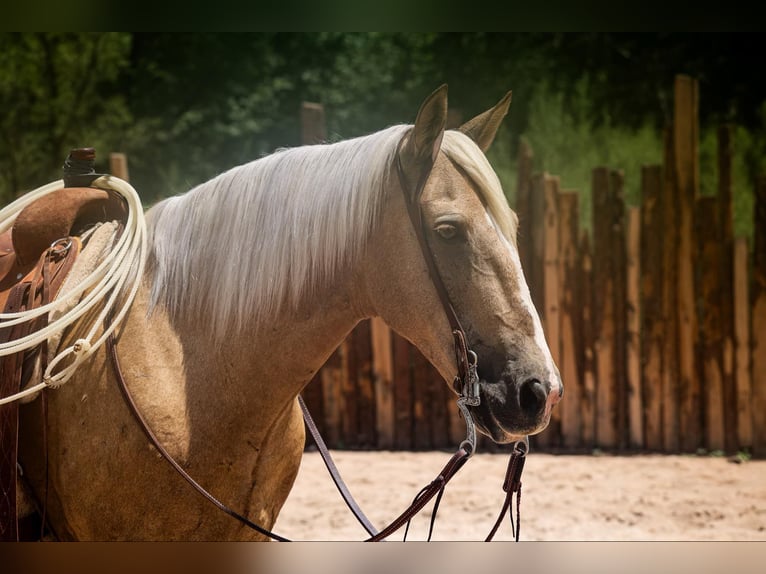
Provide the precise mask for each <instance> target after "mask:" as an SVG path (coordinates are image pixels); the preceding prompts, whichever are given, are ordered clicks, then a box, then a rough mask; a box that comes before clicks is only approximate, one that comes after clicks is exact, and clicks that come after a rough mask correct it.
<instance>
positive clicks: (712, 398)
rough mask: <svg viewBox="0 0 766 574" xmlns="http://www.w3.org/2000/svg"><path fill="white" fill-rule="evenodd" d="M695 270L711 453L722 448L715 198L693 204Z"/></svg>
mask: <svg viewBox="0 0 766 574" xmlns="http://www.w3.org/2000/svg"><path fill="white" fill-rule="evenodd" d="M695 207H696V217H695V220H696V223H697V227H696V233H695V235H696V236H697V255H696V261H697V268H698V271H699V275H698V286H697V289H696V290H695V291H696V292H697V293H698V294H699V295H700V297H699V309H698V312H699V321H698V323H699V337H698V338H699V343H698V353H699V354H698V357H699V369H698V371H699V374H700V375H701V377H702V384H701V389H702V399H703V401H702V404H703V409H702V411H703V413H704V429H705V432H704V444H705V446H706V447H707V448H708V449H710V450H723V448H724V418H723V398H724V397H723V364H722V363H723V354H722V352H721V351H722V343H723V341H722V337H721V295H722V293H721V271H722V269H721V265H720V263H721V251H722V249H721V248H722V245H721V241H722V239H723V238H722V229H721V224H720V223H721V222H720V221H719V212H718V198H717V197H700V198H699V199H697V202H696V206H695Z"/></svg>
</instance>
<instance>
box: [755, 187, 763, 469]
mask: <svg viewBox="0 0 766 574" xmlns="http://www.w3.org/2000/svg"><path fill="white" fill-rule="evenodd" d="M752 285H753V294H752V301H753V307H752V309H753V311H752V321H753V323H752V324H753V332H752V337H753V354H752V357H753V363H752V364H753V379H752V381H753V386H752V390H753V396H752V401H753V406H752V410H753V454H755V455H757V456H765V455H766V176H761V177H760V178H759V179H758V182H757V184H756V187H755V238H754V241H753V283H752Z"/></svg>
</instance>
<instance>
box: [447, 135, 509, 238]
mask: <svg viewBox="0 0 766 574" xmlns="http://www.w3.org/2000/svg"><path fill="white" fill-rule="evenodd" d="M441 150H442V151H443V152H444V153H445V154H446V155H447V157H448V158H450V159H451V160H452V161H454V162H455V163H456V164H458V165H459V166H460V167H461V169H463V171H465V173H466V174H467V175H468V177H469V178H470V179H471V180H472V181H473V183H474V184H475V185H476V188H477V191H478V193H479V194H480V195H481V197H482V199H483V200H484V203H485V204H486V209H487V212H488V213H489V215H490V216H491V218H492V220H493V222H494V223H495V226H496V227H497V229H498V230H499V231H500V233H502V234H503V236H504V237H505V238H506V239H507V240H508V241H510V242H511V244H515V234H516V229H517V227H518V218H517V216H516V214H515V213H514V212H513V211H511V208H510V207H509V205H508V200H507V199H506V197H505V194H504V193H503V186H502V184H501V183H500V179H499V178H498V177H497V174H496V173H495V170H494V169H492V166H491V165H490V163H489V160H488V159H487V157H486V156H485V155H484V152H483V151H481V149H480V148H479V147H478V146H477V145H476V144H475V143H474V142H473V140H472V139H471V138H469V137H468V136H466V135H465V134H463V133H461V132H458V131H455V130H449V131H447V132H445V133H444V140H443V141H442V147H441Z"/></svg>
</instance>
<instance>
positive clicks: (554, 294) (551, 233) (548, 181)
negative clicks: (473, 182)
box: [536, 174, 561, 446]
mask: <svg viewBox="0 0 766 574" xmlns="http://www.w3.org/2000/svg"><path fill="white" fill-rule="evenodd" d="M543 192H544V197H543V208H544V212H543V220H542V221H543V225H544V228H543V292H544V296H543V299H544V301H545V305H544V307H543V309H542V322H543V329H544V331H545V339H546V341H547V342H548V346H549V348H550V350H551V356H552V357H553V361H554V362H555V363H556V364H557V365H559V364H560V356H561V336H560V333H559V331H560V327H561V325H560V321H561V319H560V317H559V315H560V313H559V310H560V306H559V207H558V205H559V178H558V177H556V176H551V175H548V174H545V175H544V176H543ZM560 417H561V410H560V409H554V411H553V414H552V415H551V421H550V424H549V425H548V428H547V429H545V431H544V432H542V433H541V434H540V435H538V438H537V443H536V444H537V445H538V446H550V445H553V444H556V443H557V442H558V440H557V437H558V435H559V430H560V429H559V423H560Z"/></svg>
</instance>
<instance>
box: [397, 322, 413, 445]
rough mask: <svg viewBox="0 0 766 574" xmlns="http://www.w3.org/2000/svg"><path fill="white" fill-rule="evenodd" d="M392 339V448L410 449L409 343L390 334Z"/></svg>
mask: <svg viewBox="0 0 766 574" xmlns="http://www.w3.org/2000/svg"><path fill="white" fill-rule="evenodd" d="M392 335H393V338H394V446H395V447H396V448H398V449H408V448H412V429H413V425H412V387H411V380H410V377H411V374H410V370H411V369H410V343H409V341H407V339H405V338H403V337H400V336H399V335H397V334H396V333H392Z"/></svg>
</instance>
